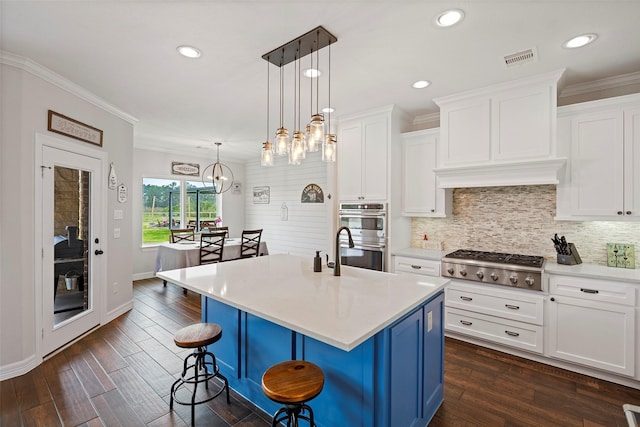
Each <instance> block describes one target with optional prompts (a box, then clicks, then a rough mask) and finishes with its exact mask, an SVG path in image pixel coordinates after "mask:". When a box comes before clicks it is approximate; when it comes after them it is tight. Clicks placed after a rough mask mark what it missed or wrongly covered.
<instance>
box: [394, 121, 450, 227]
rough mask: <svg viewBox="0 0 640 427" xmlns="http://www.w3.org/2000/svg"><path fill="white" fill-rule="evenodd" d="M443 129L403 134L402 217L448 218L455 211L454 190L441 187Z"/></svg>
mask: <svg viewBox="0 0 640 427" xmlns="http://www.w3.org/2000/svg"><path fill="white" fill-rule="evenodd" d="M439 135H440V130H439V129H428V130H421V131H416V132H408V133H403V134H402V136H401V138H402V214H403V215H407V216H434V217H443V216H446V215H447V214H448V213H449V211H450V208H451V190H444V189H441V188H438V186H437V178H436V174H435V172H434V169H435V167H436V164H437V153H438V138H439Z"/></svg>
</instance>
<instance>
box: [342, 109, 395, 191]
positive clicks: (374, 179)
mask: <svg viewBox="0 0 640 427" xmlns="http://www.w3.org/2000/svg"><path fill="white" fill-rule="evenodd" d="M389 127H390V114H374V115H371V116H362V117H358V118H353V119H347V120H341V121H340V125H339V131H338V187H339V193H340V200H346V201H358V200H362V201H385V200H386V199H387V197H388V174H389V172H388V171H389V167H390V166H389V165H390V163H389V154H390V150H389V143H390V142H389V140H390V129H389Z"/></svg>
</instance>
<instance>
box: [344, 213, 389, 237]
mask: <svg viewBox="0 0 640 427" xmlns="http://www.w3.org/2000/svg"><path fill="white" fill-rule="evenodd" d="M339 222H340V224H339V227H349V230H351V234H352V235H353V237H354V238H361V239H363V240H379V239H384V238H385V237H386V235H385V230H386V215H385V214H384V213H377V214H362V213H359V214H356V213H342V212H341V213H340V215H339Z"/></svg>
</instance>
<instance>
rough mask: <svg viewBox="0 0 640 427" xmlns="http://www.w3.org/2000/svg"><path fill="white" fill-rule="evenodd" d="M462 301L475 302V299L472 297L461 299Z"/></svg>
mask: <svg viewBox="0 0 640 427" xmlns="http://www.w3.org/2000/svg"><path fill="white" fill-rule="evenodd" d="M460 299H461V300H462V301H473V298H471V297H460Z"/></svg>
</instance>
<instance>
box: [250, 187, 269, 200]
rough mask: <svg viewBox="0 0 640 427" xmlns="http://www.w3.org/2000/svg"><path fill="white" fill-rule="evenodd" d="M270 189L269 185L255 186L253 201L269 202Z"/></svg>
mask: <svg viewBox="0 0 640 427" xmlns="http://www.w3.org/2000/svg"><path fill="white" fill-rule="evenodd" d="M269 199H270V189H269V187H268V186H267V187H253V203H254V204H265V205H266V204H269Z"/></svg>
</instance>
